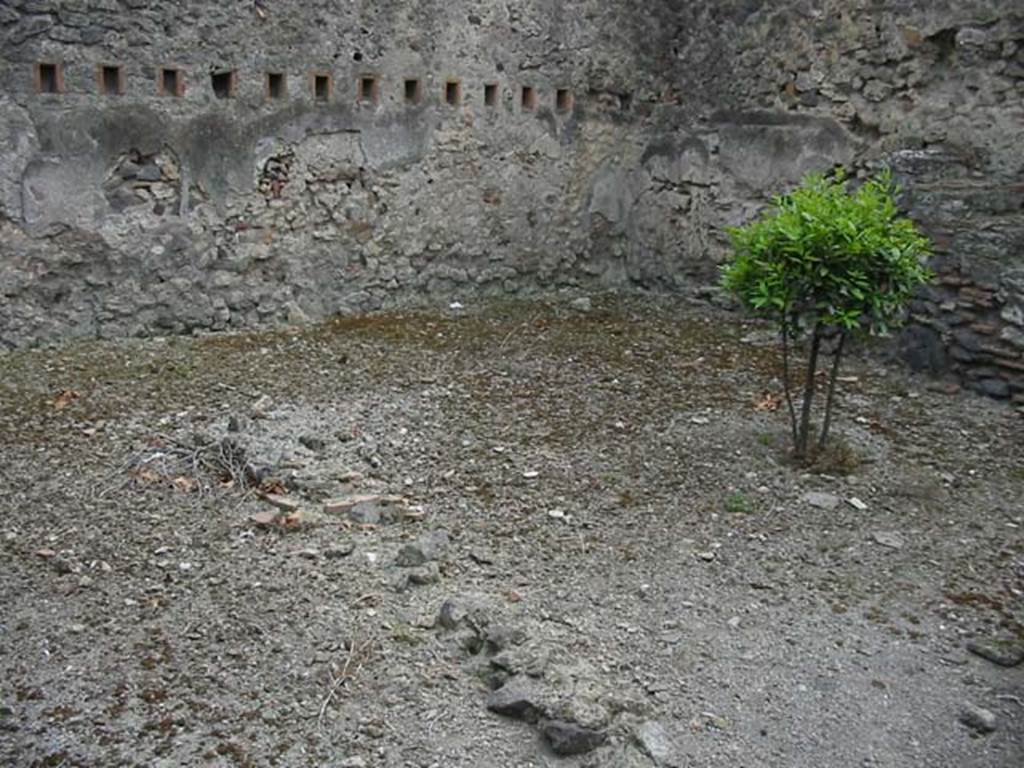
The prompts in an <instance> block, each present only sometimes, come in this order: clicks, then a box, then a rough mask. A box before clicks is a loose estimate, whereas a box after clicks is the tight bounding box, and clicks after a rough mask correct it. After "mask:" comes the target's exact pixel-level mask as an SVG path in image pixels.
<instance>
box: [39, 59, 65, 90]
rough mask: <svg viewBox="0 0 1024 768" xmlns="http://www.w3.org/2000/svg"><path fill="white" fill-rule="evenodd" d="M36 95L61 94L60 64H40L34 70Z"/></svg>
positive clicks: (61, 68) (62, 85) (62, 79)
mask: <svg viewBox="0 0 1024 768" xmlns="http://www.w3.org/2000/svg"><path fill="white" fill-rule="evenodd" d="M35 86H36V93H62V92H63V91H64V71H63V67H62V66H61V65H60V64H51V63H48V62H40V63H39V64H36V68H35Z"/></svg>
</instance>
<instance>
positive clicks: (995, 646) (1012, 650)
mask: <svg viewBox="0 0 1024 768" xmlns="http://www.w3.org/2000/svg"><path fill="white" fill-rule="evenodd" d="M967 650H968V651H970V652H971V653H973V654H974V655H975V656H981V658H983V659H987V660H989V661H991V662H992V663H993V664H998V665H999V666H1000V667H1016V666H1017V665H1018V664H1020V663H1021V662H1024V644H1021V643H1014V642H1012V641H1009V640H1001V641H1000V640H972V641H971V642H969V643H968V644H967Z"/></svg>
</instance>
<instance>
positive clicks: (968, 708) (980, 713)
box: [960, 701, 998, 733]
mask: <svg viewBox="0 0 1024 768" xmlns="http://www.w3.org/2000/svg"><path fill="white" fill-rule="evenodd" d="M960 722H961V723H963V724H964V725H966V726H967V727H968V728H971V729H972V730H975V731H977V732H978V733H992V731H994V730H995V729H996V726H997V725H998V721H997V719H996V716H995V715H994V714H993V713H992V712H990V711H989V710H987V709H985V708H984V707H979V706H977V705H976V704H972V703H971V702H969V701H968V702H965V703H964V705H963V708H962V709H961V710H960Z"/></svg>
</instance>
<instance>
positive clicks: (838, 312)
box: [722, 171, 931, 459]
mask: <svg viewBox="0 0 1024 768" xmlns="http://www.w3.org/2000/svg"><path fill="white" fill-rule="evenodd" d="M848 186H849V185H848V181H847V179H846V176H845V174H844V173H843V172H841V171H837V172H836V173H834V174H832V175H830V176H823V175H820V174H819V175H811V176H808V177H807V178H806V179H805V180H804V182H803V184H802V185H801V186H800V187H799V188H798V189H797V190H795V191H794V192H791V193H790V194H788V195H780V196H778V197H776V198H775V199H774V201H773V202H774V205H773V209H772V210H770V211H768V212H767V213H765V214H764V215H763V216H761V217H760V218H758V219H756V220H755V221H753V222H751V223H749V224H747V225H746V226H744V227H739V228H735V229H731V230H729V235H730V237H731V239H732V245H733V257H732V259H731V260H730V261H729V262H728V263H727V264H725V265H724V266H723V268H722V284H723V286H724V287H725V288H726V289H727V290H729V291H730V292H731V293H733V294H734V295H735V296H736V297H737V298H738V299H739V300H740V302H741V303H742V304H744V305H745V306H746V307H748V308H750V309H752V310H753V311H754V312H756V313H758V314H760V315H762V316H766V317H770V318H773V319H774V320H776V322H778V324H779V332H780V338H781V341H782V345H783V364H784V367H785V368H784V376H783V383H784V386H785V389H786V402H787V405H788V406H789V414H790V420H791V426H792V430H793V444H794V452H795V454H796V456H797V457H798V458H801V459H804V458H806V457H807V452H808V434H809V427H810V417H811V402H812V399H813V397H814V391H815V385H814V376H815V373H816V372H817V368H818V361H819V353H820V351H821V350H822V348H823V344H825V343H826V341H827V340H828V339H829V338H832V339H835V340H836V343H835V346H834V348H833V351H832V357H833V363H832V369H831V376H830V378H829V384H828V398H827V400H826V404H825V417H824V423H823V427H822V430H821V436H820V439H819V441H818V448H819V449H820V448H822V447H823V446H824V444H825V440H826V439H827V437H828V430H829V423H830V421H831V415H832V405H833V400H834V395H835V386H836V379H837V376H838V372H839V365H840V361H841V359H842V355H843V348H844V345H845V342H846V338H847V336H848V335H850V334H852V333H862V332H866V333H873V334H884V333H887V332H888V331H889V330H890V329H891V328H893V327H895V326H897V325H899V324H900V322H901V321H902V319H903V316H904V310H905V307H906V304H907V302H908V301H909V300H910V298H911V296H912V295H913V293H914V290H915V289H916V288H917V287H918V286H919V285H921V284H922V283H925V282H927V281H928V280H930V279H931V273H930V271H929V270H928V269H927V268H926V267H925V266H924V265H923V263H922V261H923V259H924V257H925V256H926V255H927V254H928V247H929V244H928V240H927V238H925V237H924V236H923V235H922V234H921V233H920V232H918V230H917V228H916V227H915V225H914V223H913V222H912V221H910V220H909V219H907V218H905V217H903V216H901V215H900V214H899V210H898V207H897V204H896V195H897V192H898V189H897V187H896V185H895V183H894V182H893V179H892V175H891V174H890V173H889V172H888V171H884V172H883V173H881V174H879V175H878V176H877V177H875V178H874V179H870V180H868V181H867V182H865V183H864V184H862V185H860V186H859V187H857V189H855V190H853V191H850V189H849V188H848ZM805 332H809V333H810V334H811V341H810V351H809V355H808V361H807V367H806V376H805V379H804V385H803V402H802V404H801V408H800V415H799V418H798V416H797V411H796V408H795V407H794V404H793V397H792V393H791V389H790V381H789V344H790V342H791V341H792V340H794V339H797V338H799V337H800V336H801V335H803V334H804V333H805Z"/></svg>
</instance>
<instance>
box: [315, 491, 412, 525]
mask: <svg viewBox="0 0 1024 768" xmlns="http://www.w3.org/2000/svg"><path fill="white" fill-rule="evenodd" d="M404 501H405V500H404V499H402V497H400V496H381V495H378V494H361V495H356V496H345V497H342V498H339V499H331V500H329V501H325V502H324V507H323V509H324V514H326V515H345V516H346V517H348V519H349V520H351V521H352V522H353V523H358V524H360V525H380V524H382V523H391V522H394V521H395V520H397V519H398V518H399V517H400V512H401V505H402V504H403V503H404Z"/></svg>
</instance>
